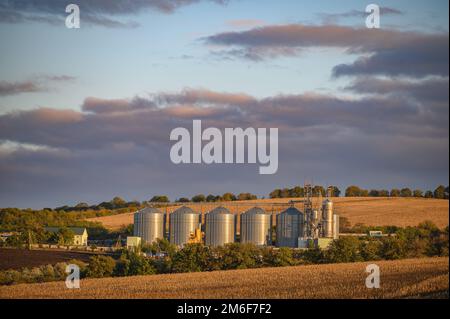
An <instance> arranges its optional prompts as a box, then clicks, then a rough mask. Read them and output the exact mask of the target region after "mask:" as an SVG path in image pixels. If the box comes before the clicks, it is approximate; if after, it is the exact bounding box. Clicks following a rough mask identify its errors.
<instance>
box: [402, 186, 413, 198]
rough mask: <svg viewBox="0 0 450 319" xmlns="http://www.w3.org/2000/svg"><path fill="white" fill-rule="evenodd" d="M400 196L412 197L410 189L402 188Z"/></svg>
mask: <svg viewBox="0 0 450 319" xmlns="http://www.w3.org/2000/svg"><path fill="white" fill-rule="evenodd" d="M400 196H401V197H411V196H412V191H411V189H409V188H408V187H405V188H402V190H401V191H400Z"/></svg>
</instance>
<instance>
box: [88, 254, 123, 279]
mask: <svg viewBox="0 0 450 319" xmlns="http://www.w3.org/2000/svg"><path fill="white" fill-rule="evenodd" d="M115 266H116V262H115V260H114V259H112V258H111V257H109V256H101V255H98V256H92V257H91V258H90V259H89V266H88V268H87V271H86V275H87V276H88V277H93V278H102V277H111V276H112V274H113V272H114V268H115Z"/></svg>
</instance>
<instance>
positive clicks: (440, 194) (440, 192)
mask: <svg viewBox="0 0 450 319" xmlns="http://www.w3.org/2000/svg"><path fill="white" fill-rule="evenodd" d="M433 195H434V198H438V199H445V186H444V185H439V186H438V187H437V188H436V189H435V190H434V193H433Z"/></svg>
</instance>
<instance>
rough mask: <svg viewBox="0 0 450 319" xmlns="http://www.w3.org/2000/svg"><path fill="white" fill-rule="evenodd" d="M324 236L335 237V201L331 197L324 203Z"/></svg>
mask: <svg viewBox="0 0 450 319" xmlns="http://www.w3.org/2000/svg"><path fill="white" fill-rule="evenodd" d="M322 225H323V237H327V238H333V202H332V201H330V200H329V199H326V200H324V201H323V204H322Z"/></svg>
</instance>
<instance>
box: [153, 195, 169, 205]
mask: <svg viewBox="0 0 450 319" xmlns="http://www.w3.org/2000/svg"><path fill="white" fill-rule="evenodd" d="M150 202H152V203H169V202H170V200H169V197H168V196H166V195H155V196H153V197H152V199H150Z"/></svg>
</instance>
